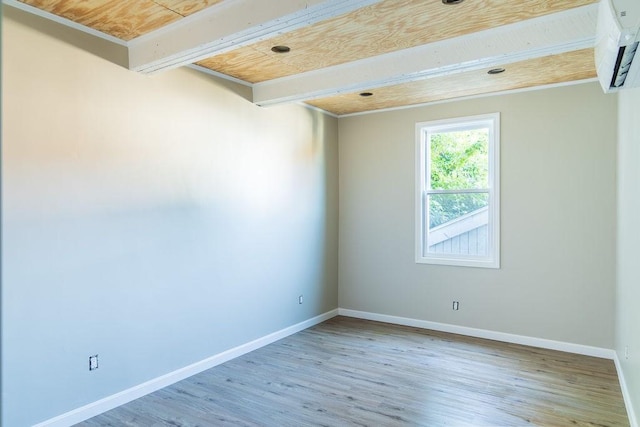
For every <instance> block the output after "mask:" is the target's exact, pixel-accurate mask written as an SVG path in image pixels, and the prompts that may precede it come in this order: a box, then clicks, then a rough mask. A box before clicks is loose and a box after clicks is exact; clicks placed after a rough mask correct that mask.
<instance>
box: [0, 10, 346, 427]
mask: <svg viewBox="0 0 640 427" xmlns="http://www.w3.org/2000/svg"><path fill="white" fill-rule="evenodd" d="M3 11H4V13H5V16H4V18H3V22H2V24H3V34H2V42H3V46H2V47H3V61H2V66H3V68H2V72H3V126H2V142H3V151H2V156H3V159H2V174H3V182H2V186H3V187H2V190H3V191H2V203H3V222H2V245H3V253H2V265H3V269H2V351H3V353H2V374H3V388H2V392H3V396H2V409H3V417H2V425H5V426H12V427H19V426H27V425H31V424H33V423H36V422H39V421H43V420H46V419H49V418H51V417H54V416H56V415H59V414H62V413H64V412H66V411H69V410H72V409H75V408H78V407H80V406H82V405H85V404H87V403H90V402H93V401H96V400H98V399H100V398H103V397H105V396H108V395H111V394H113V393H116V392H119V391H121V390H124V389H127V388H129V387H132V386H134V385H137V384H140V383H142V382H144V381H147V380H149V379H152V378H155V377H157V376H160V375H163V374H165V373H168V372H171V371H173V370H175V369H178V368H181V367H184V366H186V365H189V364H191V363H194V362H196V361H200V360H202V359H204V358H207V357H209V356H212V355H214V354H217V353H219V352H221V351H224V350H226V349H229V348H232V347H234V346H237V345H239V344H242V343H245V342H248V341H251V340H253V339H255V338H258V337H261V336H264V335H266V334H268V333H271V332H274V331H276V330H280V329H282V328H285V327H287V326H290V325H293V324H295V323H298V322H300V321H303V320H306V319H309V318H311V317H313V316H316V315H318V314H321V313H324V312H326V311H328V310H331V309H334V308H337V255H336V253H337V206H338V205H337V120H335V119H333V118H329V117H327V116H324V115H322V114H320V113H317V112H313V111H311V110H308V109H305V108H302V107H299V106H285V107H279V108H269V109H263V108H259V107H256V106H254V105H253V104H251V103H250V102H248V101H247V100H246V99H245V97H246V96H247V93H248V92H247V89H246V88H243V87H239V86H234V85H230V84H228V83H222V82H220V81H217V80H215V79H213V78H211V77H208V76H206V75H204V74H200V73H198V72H196V71H193V70H188V69H180V70H174V71H169V72H166V73H162V74H159V75H157V76H153V77H148V76H142V75H137V74H135V73H132V72H129V71H127V70H125V69H124V68H121V67H119V66H117V65H114V64H113V63H111V62H108V61H106V60H104V59H102V58H100V57H99V56H95V55H92V54H89V53H87V52H86V51H85V50H81V49H79V48H77V47H75V46H72V45H70V44H66V43H65V42H63V41H61V40H65V39H71V38H73V37H72V36H69V35H68V32H69V31H72V30H68V29H64V28H61V27H59V26H57V24H53V23H48V22H46V21H44V20H42V19H39V18H35V17H31V16H27V15H25V14H24V13H22V12H19V11H16V10H15V9H12V8H9V7H4V9H3ZM52 32H58V33H61V34H66V35H67V36H66V37H61V38H52V37H49V36H47V35H46V34H51V33H52ZM89 50H90V49H89ZM300 294H304V301H305V302H304V304H302V305H298V295H300ZM96 353H97V354H99V359H100V368H99V369H98V370H97V371H94V372H89V371H88V357H89V356H90V355H92V354H96Z"/></svg>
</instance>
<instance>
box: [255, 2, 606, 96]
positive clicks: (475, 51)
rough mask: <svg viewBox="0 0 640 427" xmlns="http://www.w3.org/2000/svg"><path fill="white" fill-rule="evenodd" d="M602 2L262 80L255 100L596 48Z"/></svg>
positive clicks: (329, 92) (355, 88)
mask: <svg viewBox="0 0 640 427" xmlns="http://www.w3.org/2000/svg"><path fill="white" fill-rule="evenodd" d="M597 13H598V5H597V4H591V5H588V6H582V7H578V8H575V9H570V10H567V11H564V12H559V13H555V14H551V15H546V16H543V17H539V18H534V19H529V20H526V21H521V22H518V23H515V24H510V25H504V26H501V27H497V28H492V29H489V30H485V31H481V32H477V33H472V34H467V35H464V36H460V37H455V38H451V39H446V40H442V41H440V42H435V43H430V44H427V45H422V46H417V47H413V48H409V49H404V50H400V51H396V52H391V53H388V54H384V55H380V56H376V57H372V58H366V59H362V60H359V61H354V62H349V63H346V64H340V65H336V66H332V67H327V68H323V69H320V70H313V71H309V72H306V73H301V74H297V75H293V76H288V77H283V78H279V79H274V80H269V81H266V82H261V83H256V84H254V86H253V102H254V103H256V104H258V105H262V106H267V105H274V104H280V103H285V102H296V101H305V100H306V101H308V100H311V99H318V98H323V97H328V96H335V95H339V94H344V93H354V92H359V91H364V90H371V89H375V88H376V87H383V86H391V85H396V84H402V83H408V82H412V81H418V80H423V79H427V78H433V77H440V76H445V75H450V74H456V73H462V72H467V71H473V70H478V69H482V68H487V67H494V66H498V65H500V66H501V65H505V64H509V63H513V62H518V61H523V60H527V59H533V58H539V57H543V56H549V55H556V54H561V53H566V52H570V51H573V50H579V49H585V48H589V47H593V46H594V44H595V28H596V20H597Z"/></svg>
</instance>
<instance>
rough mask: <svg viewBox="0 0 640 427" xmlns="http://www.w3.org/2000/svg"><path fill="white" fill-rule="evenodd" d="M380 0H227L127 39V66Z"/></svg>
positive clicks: (251, 39)
mask: <svg viewBox="0 0 640 427" xmlns="http://www.w3.org/2000/svg"><path fill="white" fill-rule="evenodd" d="M379 1H381V0H277V1H264V0H225V1H223V2H220V3H217V4H216V5H214V6H211V7H209V8H207V9H204V10H202V11H200V12H198V13H194V14H193V15H190V16H187V17H186V18H182V19H180V20H178V21H177V22H175V23H173V24H170V25H167V26H165V27H163V28H161V29H159V30H156V31H153V32H152V33H149V34H145V35H144V36H141V37H138V38H136V39H134V40H131V41H130V42H129V68H130V69H131V70H134V71H139V72H141V73H154V72H157V71H160V70H166V69H171V68H177V67H180V66H182V65H187V64H191V63H194V62H197V61H199V60H201V59H204V58H208V57H211V56H213V55H216V54H220V53H223V52H226V51H229V50H232V49H236V48H238V47H240V46H246V45H249V44H252V43H256V42H258V41H262V40H266V39H269V38H271V37H274V36H276V35H278V34H282V33H286V32H289V31H293V30H296V29H298V28H302V27H304V26H307V25H312V24H315V23H317V22H320V21H324V20H326V19H330V18H333V17H335V16H339V15H342V14H345V13H348V12H351V11H353V10H356V9H359V8H361V7H364V6H368V5H371V4H374V3H377V2H379Z"/></svg>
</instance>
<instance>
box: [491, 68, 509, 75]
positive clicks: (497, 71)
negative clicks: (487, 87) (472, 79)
mask: <svg viewBox="0 0 640 427" xmlns="http://www.w3.org/2000/svg"><path fill="white" fill-rule="evenodd" d="M504 71H505V70H504V68H492V69H490V70H489V71H487V74H500V73H504Z"/></svg>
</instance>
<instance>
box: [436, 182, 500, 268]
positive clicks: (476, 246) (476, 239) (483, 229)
mask: <svg viewBox="0 0 640 427" xmlns="http://www.w3.org/2000/svg"><path fill="white" fill-rule="evenodd" d="M427 203H428V208H429V226H428V227H427V239H426V241H427V245H428V247H427V252H429V253H436V254H438V253H441V254H464V255H479V256H486V255H488V253H489V252H488V245H487V242H488V238H489V234H488V233H489V227H488V224H489V209H488V206H489V194H488V193H472V194H431V195H429V196H427Z"/></svg>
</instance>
